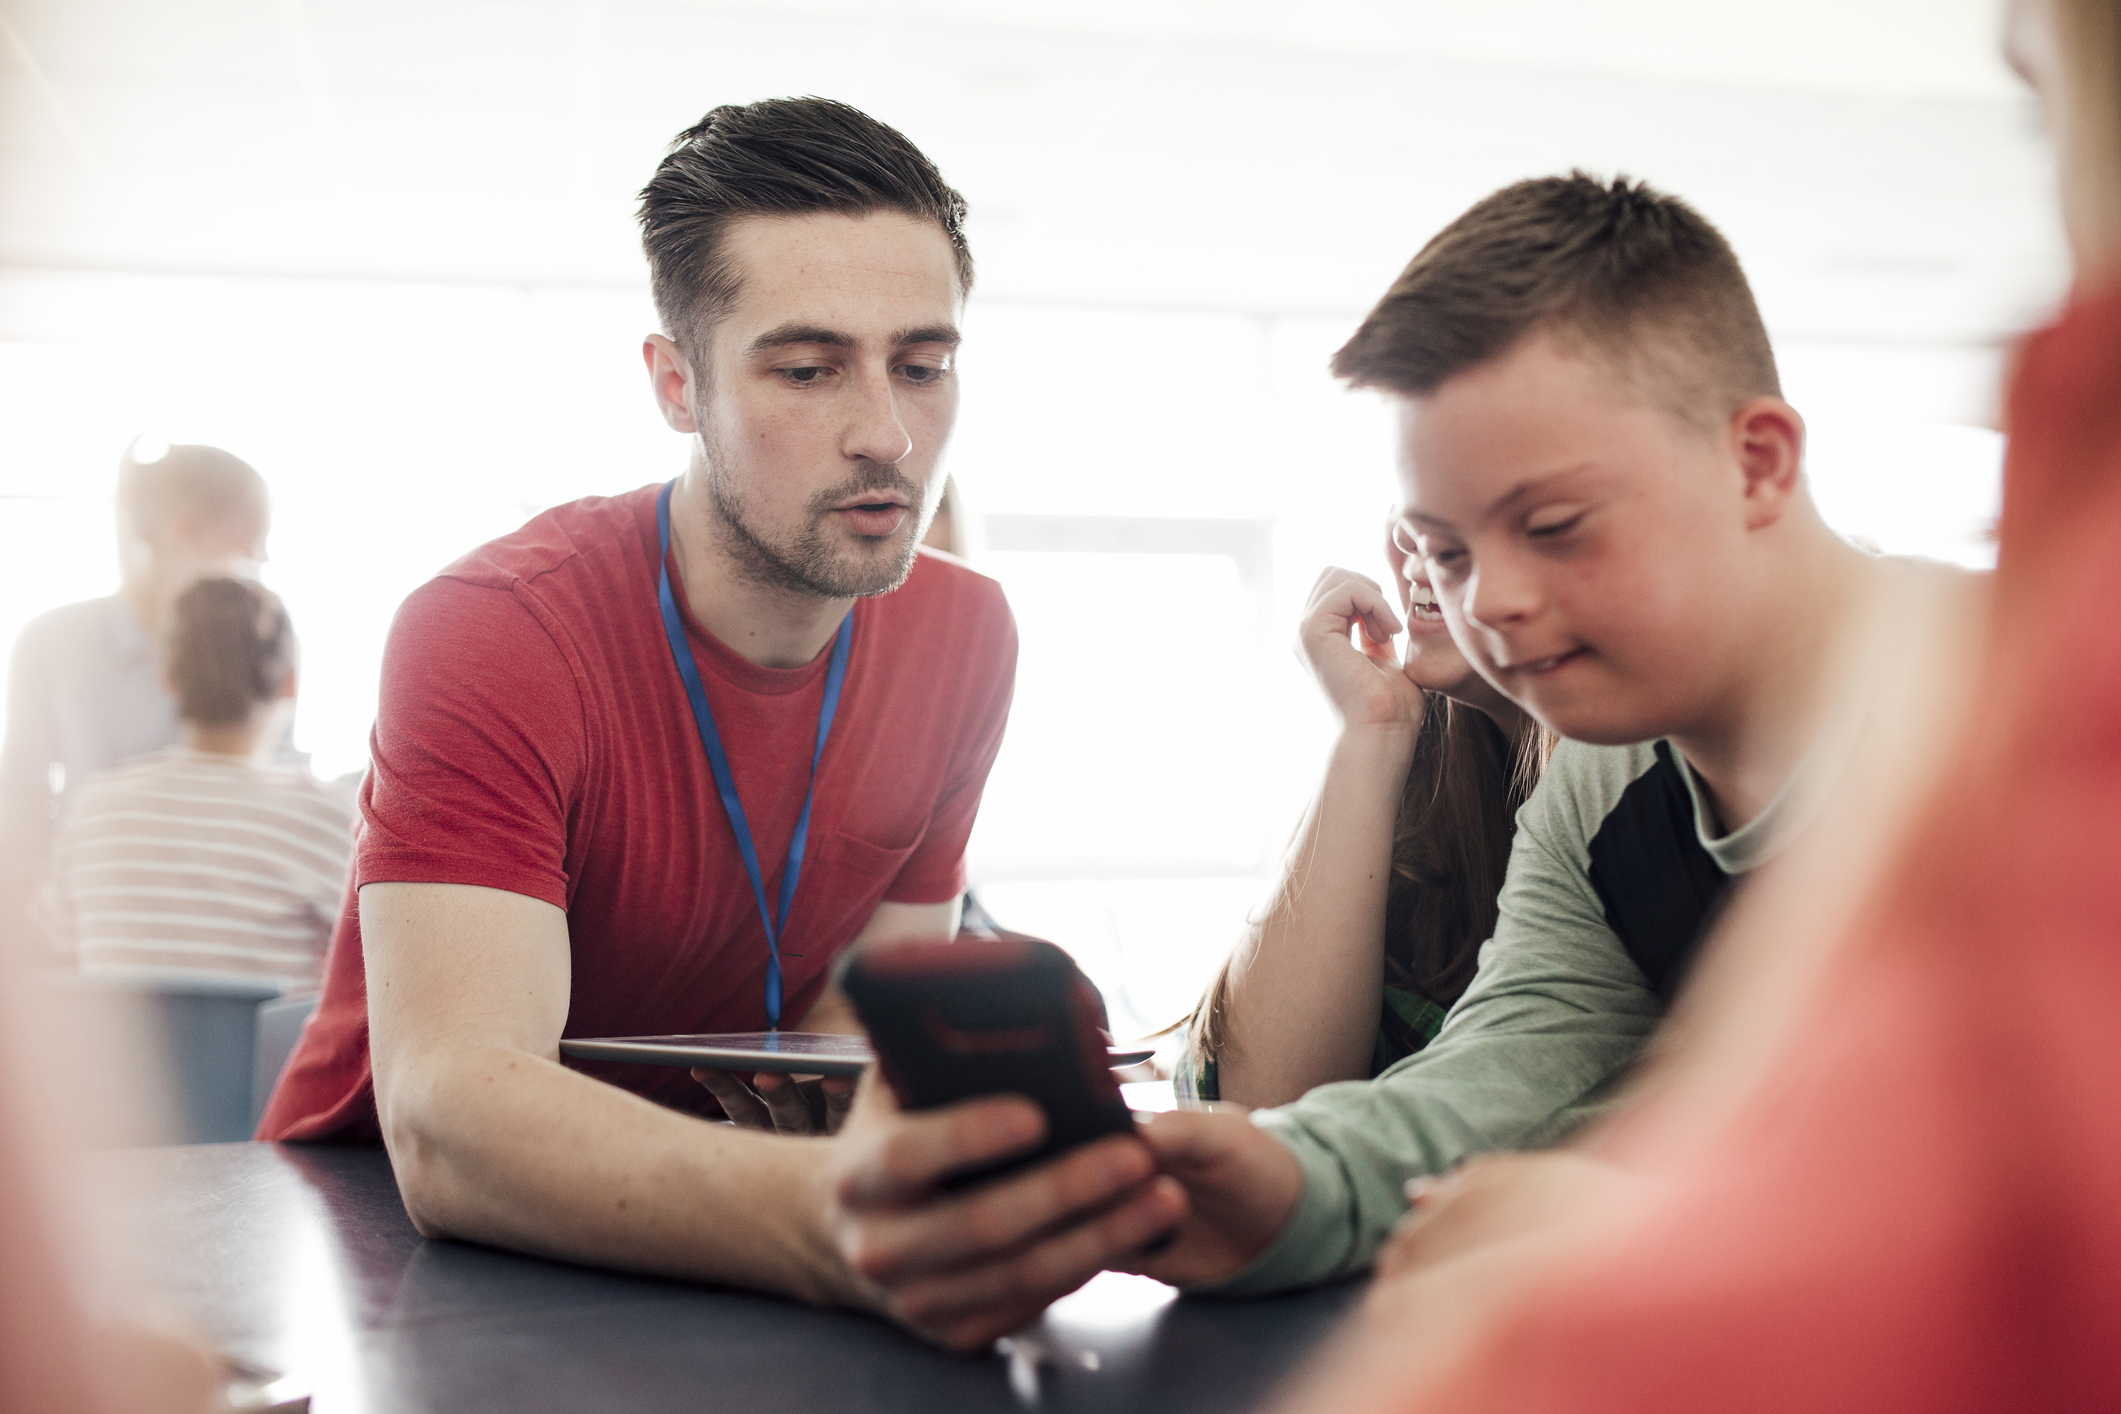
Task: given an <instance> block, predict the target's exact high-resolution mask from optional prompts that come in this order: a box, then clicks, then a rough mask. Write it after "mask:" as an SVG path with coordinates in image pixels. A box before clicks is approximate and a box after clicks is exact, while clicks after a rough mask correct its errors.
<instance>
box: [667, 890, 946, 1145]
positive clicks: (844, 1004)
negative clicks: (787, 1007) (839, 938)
mask: <svg viewBox="0 0 2121 1414" xmlns="http://www.w3.org/2000/svg"><path fill="white" fill-rule="evenodd" d="M939 912H940V913H942V914H944V915H946V916H944V917H938V916H936V915H937V914H938V913H939ZM945 922H947V924H948V926H949V927H951V928H955V927H956V926H957V901H956V900H955V899H953V900H951V901H950V902H949V903H948V904H945V905H936V904H894V903H882V904H878V905H877V911H876V913H875V914H873V915H872V916H871V917H870V919H869V925H868V927H867V928H866V929H865V930H864V932H863V934H862V936H861V937H860V938H857V939H856V940H855V943H854V944H853V946H862V945H863V943H864V940H865V939H867V938H869V937H870V936H871V935H872V934H877V933H884V934H886V935H893V936H895V935H896V934H897V933H898V932H899V931H902V930H909V929H910V930H913V931H912V936H916V937H917V936H921V933H920V932H919V931H918V930H920V929H921V928H923V927H929V928H933V927H938V926H940V925H942V924H943V923H945ZM945 936H947V935H945ZM794 1029H795V1030H797V1031H825V1032H830V1033H831V1034H833V1035H835V1036H860V1035H862V1034H863V1031H862V1019H861V1018H860V1017H858V1016H856V1015H855V1014H854V1004H853V1003H852V1002H850V1001H848V1000H847V996H846V994H845V993H844V992H842V991H840V989H839V988H838V987H836V986H830V987H827V988H825V990H824V991H823V992H822V993H820V994H819V996H818V999H817V1000H816V1001H815V1002H813V1003H812V1004H811V1006H810V1010H808V1011H806V1012H804V1013H803V1019H802V1020H800V1021H798V1022H796V1024H795V1028H794ZM692 1078H693V1079H694V1080H697V1081H699V1082H700V1084H701V1085H703V1086H705V1087H706V1089H707V1093H708V1094H710V1095H712V1096H714V1098H715V1099H716V1100H718V1101H720V1102H721V1106H722V1113H723V1114H725V1115H727V1116H728V1117H729V1119H730V1120H731V1121H732V1122H733V1123H735V1124H736V1126H737V1127H738V1128H740V1129H765V1130H770V1131H772V1132H773V1133H776V1134H837V1133H839V1132H840V1126H841V1125H842V1124H845V1123H846V1122H847V1111H848V1110H849V1109H850V1108H852V1107H853V1105H854V1080H853V1078H852V1077H850V1076H841V1075H828V1076H825V1077H823V1078H822V1079H820V1080H805V1081H801V1082H798V1081H797V1080H796V1079H795V1078H794V1077H793V1076H787V1075H776V1074H774V1073H773V1072H771V1071H764V1070H762V1071H760V1072H758V1073H757V1074H756V1075H753V1076H752V1077H751V1083H750V1084H748V1085H747V1084H745V1083H744V1080H743V1078H742V1077H741V1076H740V1075H738V1074H736V1073H735V1072H733V1071H726V1070H695V1071H693V1072H692Z"/></svg>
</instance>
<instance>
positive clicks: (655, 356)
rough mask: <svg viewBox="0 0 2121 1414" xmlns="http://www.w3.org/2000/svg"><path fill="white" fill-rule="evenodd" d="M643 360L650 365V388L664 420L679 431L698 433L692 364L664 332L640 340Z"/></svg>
mask: <svg viewBox="0 0 2121 1414" xmlns="http://www.w3.org/2000/svg"><path fill="white" fill-rule="evenodd" d="M641 361H642V362H643V363H645V364H647V365H648V388H649V391H650V392H651V393H653V394H654V395H655V405H656V409H657V411H659V412H661V413H662V414H663V421H665V422H667V423H669V424H670V426H671V427H672V429H673V430H675V431H678V432H697V431H699V430H700V429H699V425H698V424H697V423H696V422H694V421H693V417H692V363H691V361H690V360H688V359H687V358H686V357H685V355H684V353H683V351H682V350H680V349H679V348H678V346H677V345H676V344H675V343H674V342H672V341H671V339H670V338H669V337H668V336H666V335H663V334H650V335H649V336H648V337H647V338H646V339H643V340H642V341H641Z"/></svg>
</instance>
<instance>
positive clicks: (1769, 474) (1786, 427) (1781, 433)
mask: <svg viewBox="0 0 2121 1414" xmlns="http://www.w3.org/2000/svg"><path fill="white" fill-rule="evenodd" d="M1730 436H1731V450H1732V452H1733V454H1734V455H1735V456H1736V457H1737V459H1738V469H1739V471H1740V472H1741V473H1742V474H1743V475H1744V477H1745V526H1746V529H1748V530H1758V529H1760V528H1761V527H1762V526H1767V525H1773V524H1774V523H1775V522H1776V521H1778V520H1780V519H1782V513H1783V512H1784V511H1785V510H1787V509H1788V508H1789V504H1790V502H1791V500H1793V499H1794V498H1795V497H1796V496H1797V494H1798V492H1799V491H1800V490H1801V488H1802V487H1803V484H1804V419H1803V418H1802V417H1799V416H1798V415H1797V409H1795V408H1793V407H1791V406H1790V405H1789V404H1788V403H1786V402H1784V401H1783V400H1782V399H1780V398H1754V399H1753V400H1752V401H1751V402H1749V403H1747V404H1746V405H1745V406H1744V407H1741V408H1740V409H1738V411H1736V412H1734V413H1732V414H1731V424H1730Z"/></svg>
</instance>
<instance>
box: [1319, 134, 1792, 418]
mask: <svg viewBox="0 0 2121 1414" xmlns="http://www.w3.org/2000/svg"><path fill="white" fill-rule="evenodd" d="M1535 331H1548V332H1552V333H1556V334H1558V335H1560V336H1562V337H1563V338H1565V339H1569V340H1571V341H1573V342H1575V343H1577V344H1579V345H1580V346H1583V347H1584V348H1585V351H1586V352H1589V353H1593V354H1596V355H1602V356H1604V357H1606V358H1609V359H1611V360H1612V361H1613V362H1614V363H1615V364H1616V365H1617V367H1618V370H1619V371H1620V372H1621V373H1622V374H1623V375H1624V376H1626V377H1628V378H1629V379H1630V380H1631V381H1633V382H1634V383H1636V384H1637V385H1638V386H1641V387H1642V388H1644V390H1645V391H1646V392H1648V393H1649V395H1650V396H1651V397H1652V398H1653V399H1655V400H1656V401H1657V402H1659V403H1660V404H1662V405H1664V406H1666V407H1668V408H1670V410H1672V411H1673V412H1675V413H1677V414H1679V415H1680V416H1682V417H1684V418H1687V419H1688V420H1690V421H1694V422H1697V423H1702V424H1704V425H1706V424H1711V423H1719V424H1720V423H1721V422H1722V421H1723V420H1724V419H1725V418H1726V417H1728V416H1729V415H1730V414H1731V413H1733V412H1735V411H1737V409H1738V408H1739V407H1740V406H1742V405H1743V404H1744V403H1745V402H1746V401H1747V400H1748V399H1750V398H1755V397H1761V396H1774V397H1780V396H1781V395H1782V384H1781V380H1780V379H1778V378H1777V376H1776V374H1775V354H1774V351H1773V350H1772V349H1771V348H1770V347H1769V346H1768V337H1767V329H1766V328H1765V327H1764V326H1763V325H1762V324H1761V322H1760V310H1759V309H1758V307H1756V306H1755V305H1754V303H1753V292H1752V290H1751V288H1750V287H1749V286H1748V285H1747V284H1746V279H1745V272H1744V270H1742V269H1741V268H1740V267H1739V264H1738V257H1737V255H1736V254H1734V253H1733V252H1732V250H1731V247H1730V243H1729V242H1727V241H1725V240H1724V238H1723V237H1722V235H1721V234H1719V233H1718V232H1717V230H1716V228H1715V227H1714V226H1711V225H1710V224H1709V223H1708V222H1707V221H1706V220H1705V219H1703V217H1702V216H1701V213H1699V212H1698V211H1696V210H1694V208H1692V207H1691V206H1688V205H1687V204H1686V203H1685V202H1683V201H1681V200H1679V199H1678V198H1677V197H1673V196H1666V195H1665V194H1663V193H1662V192H1658V191H1655V190H1653V189H1651V188H1650V187H1649V186H1648V185H1647V184H1645V183H1642V182H1630V181H1629V180H1628V179H1627V178H1625V177H1619V178H1616V179H1614V180H1613V181H1612V182H1610V183H1608V182H1603V181H1600V180H1599V179H1597V178H1595V177H1591V176H1587V175H1586V174H1584V173H1582V172H1571V173H1570V174H1569V175H1568V176H1566V177H1540V178H1536V179H1534V180H1531V181H1524V182H1518V183H1516V184H1515V185H1512V186H1507V187H1504V188H1503V189H1502V190H1501V191H1498V192H1496V193H1495V194H1494V195H1492V196H1489V197H1487V198H1485V199H1483V200H1481V201H1480V202H1478V203H1476V204H1475V205H1474V206H1473V207H1472V209H1471V210H1469V211H1467V212H1466V213H1465V214H1464V215H1463V216H1460V217H1459V218H1458V219H1457V220H1455V221H1453V222H1452V223H1451V224H1450V225H1448V226H1446V227H1444V228H1443V230H1442V231H1441V232H1439V233H1438V234H1437V235H1436V237H1435V239H1433V240H1431V241H1430V242H1429V243H1428V244H1427V245H1425V246H1423V247H1422V249H1421V253H1420V254H1419V255H1417V256H1415V257H1414V259H1413V261H1412V262H1411V263H1410V264H1409V265H1408V266H1407V268H1406V269H1405V270H1404V271H1403V272H1401V274H1400V277H1399V278H1398V279H1397V280H1395V281H1394V282H1393V283H1392V288H1391V289H1390V290H1388V291H1386V293H1385V297H1384V298H1383V299H1382V300H1380V301H1378V304H1377V307H1376V308H1375V309H1373V310H1371V311H1370V314H1369V317H1368V318H1366V319H1364V320H1363V322H1362V327H1361V328H1359V329H1357V330H1356V331H1355V337H1354V338H1352V339H1350V340H1348V342H1347V344H1346V346H1344V347H1343V348H1342V349H1341V350H1340V352H1339V353H1337V354H1335V355H1334V356H1333V372H1334V373H1335V374H1337V375H1338V376H1340V377H1342V378H1345V379H1347V380H1349V382H1350V383H1352V384H1353V385H1354V386H1355V387H1358V388H1380V389H1383V390H1384V391H1386V392H1390V393H1398V394H1401V395H1403V396H1408V397H1419V396H1422V395H1424V394H1427V393H1432V392H1434V391H1435V390H1436V389H1437V388H1439V387H1441V386H1442V385H1443V384H1444V383H1445V382H1447V381H1448V380H1449V379H1451V378H1453V377H1456V376H1457V375H1458V374H1460V373H1463V372H1465V371H1466V370H1467V369H1470V368H1474V367H1477V366H1478V365H1480V364H1483V363H1486V362H1487V361H1488V360H1490V359H1492V358H1496V357H1499V356H1500V355H1502V354H1504V353H1506V352H1508V351H1509V350H1510V349H1511V348H1513V347H1515V346H1516V344H1517V343H1518V342H1519V341H1520V340H1522V339H1523V338H1525V337H1526V336H1527V335H1529V334H1532V333H1534V332H1535Z"/></svg>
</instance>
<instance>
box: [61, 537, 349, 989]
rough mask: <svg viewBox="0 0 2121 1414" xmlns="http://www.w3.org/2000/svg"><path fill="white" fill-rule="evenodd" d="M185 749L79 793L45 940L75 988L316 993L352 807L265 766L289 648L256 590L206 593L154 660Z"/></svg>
mask: <svg viewBox="0 0 2121 1414" xmlns="http://www.w3.org/2000/svg"><path fill="white" fill-rule="evenodd" d="M164 657H165V661H166V665H167V666H166V674H167V680H168V683H169V687H170V689H171V691H172V693H173V694H174V696H175V699H176V704H177V717H178V720H179V723H180V728H181V732H182V737H183V739H182V741H181V742H180V743H179V744H178V745H176V746H173V747H170V748H168V749H167V750H164V751H160V752H156V753H154V754H152V755H150V756H146V757H142V758H140V759H138V760H135V761H131V762H128V763H126V764H124V765H121V766H114V767H111V768H110V769H108V770H105V771H102V772H99V773H98V774H96V775H95V776H93V777H91V778H90V779H89V781H88V782H87V783H86V785H85V786H84V787H83V788H82V790H81V793H80V799H79V801H78V802H77V804H76V805H75V808H74V810H73V812H72V814H71V815H70V816H69V818H68V819H67V821H66V823H65V824H64V825H63V826H61V828H60V831H59V839H58V843H57V845H56V847H55V848H54V850H53V859H52V880H51V884H50V887H49V894H48V897H50V898H51V900H52V902H53V908H52V914H53V918H54V922H53V926H52V928H51V932H52V933H53V934H54V935H55V936H56V937H57V938H58V939H59V941H60V942H61V943H62V944H70V945H71V949H72V951H73V952H74V954H75V956H76V958H77V959H78V961H79V963H80V966H81V969H82V971H84V972H88V973H92V974H97V975H102V976H106V977H126V978H133V979H138V980H144V981H152V982H185V981H196V980H200V979H206V978H230V977H240V978H244V979H248V980H251V981H262V982H269V983H272V984H274V985H276V986H278V987H279V988H280V989H281V990H282V991H297V990H306V989H309V988H312V987H314V986H315V985H316V982H317V978H318V974H319V970H320V967H321V965H322V960H323V956H324V948H325V944H326V943H327V942H328V941H329V940H330V937H331V928H332V924H333V923H334V922H335V921H336V919H337V918H338V912H339V902H340V897H341V895H342V893H343V891H344V889H345V883H346V861H347V855H348V853H349V852H350V850H351V848H352V825H353V807H352V805H351V804H350V803H349V802H348V801H346V800H345V799H344V798H343V797H341V796H340V795H339V794H338V793H337V792H336V791H333V790H331V789H329V788H327V787H326V786H324V785H322V784H321V783H319V782H318V781H317V780H316V778H315V777H313V776H311V775H310V773H309V772H308V771H307V770H306V769H303V768H301V767H288V766H280V765H276V764H274V763H273V762H272V759H271V758H272V748H273V744H274V743H275V742H277V741H278V740H279V739H280V736H281V733H282V731H283V729H284V727H285V725H286V721H287V719H288V717H289V716H290V715H291V714H292V713H293V710H294V701H295V678H296V663H295V633H294V626H293V625H292V624H291V623H290V622H289V621H288V617H287V610H286V608H285V607H284V606H283V605H282V604H281V603H280V600H279V598H278V596H276V595H274V594H273V592H272V591H271V590H269V589H266V588H265V587H264V586H262V585H259V584H256V583H253V582H251V581H248V580H240V579H221V578H214V579H202V580H200V581H198V582H197V583H195V584H193V585H192V586H191V587H190V588H189V589H187V590H185V591H184V592H183V594H181V595H180V596H178V598H177V601H176V604H175V607H174V608H173V610H172V612H171V615H170V626H169V633H168V646H167V649H166V653H165V655H164Z"/></svg>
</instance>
